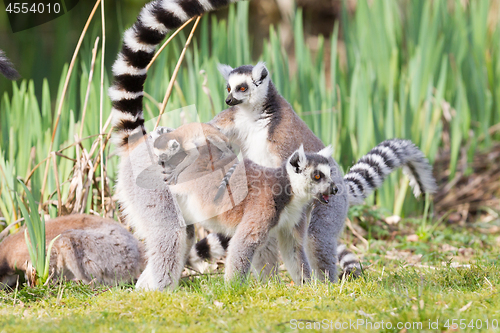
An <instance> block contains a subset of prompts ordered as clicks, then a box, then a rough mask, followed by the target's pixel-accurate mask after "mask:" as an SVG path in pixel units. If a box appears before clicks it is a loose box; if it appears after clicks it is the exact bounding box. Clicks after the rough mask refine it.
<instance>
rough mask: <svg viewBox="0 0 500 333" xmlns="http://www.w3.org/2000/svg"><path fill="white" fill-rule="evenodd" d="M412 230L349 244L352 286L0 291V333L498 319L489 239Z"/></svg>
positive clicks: (193, 279) (198, 284) (498, 273)
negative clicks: (358, 252) (353, 253)
mask: <svg viewBox="0 0 500 333" xmlns="http://www.w3.org/2000/svg"><path fill="white" fill-rule="evenodd" d="M370 214H371V215H377V214H378V213H377V212H376V211H370V212H368V213H367V215H370ZM365 215H366V214H365ZM419 226H420V223H419V222H418V221H416V220H415V219H404V220H402V221H401V222H400V223H399V224H398V225H397V226H396V227H393V230H392V232H391V234H390V235H389V236H384V234H383V232H382V230H383V229H384V226H383V225H380V226H379V229H376V228H374V229H373V230H372V235H373V236H374V237H376V238H370V237H369V238H368V242H369V246H368V247H367V248H365V247H362V246H359V245H358V247H359V248H361V249H362V250H363V251H362V256H363V259H362V262H363V266H364V267H365V268H364V273H365V275H364V277H362V278H360V279H358V280H351V279H347V280H346V281H344V282H343V283H342V282H340V283H336V284H330V283H328V284H324V283H319V282H317V281H313V282H311V283H309V284H306V285H304V286H298V285H294V284H292V283H291V280H290V277H289V276H288V274H287V273H286V272H281V273H280V278H281V281H276V280H274V281H270V282H268V283H261V282H257V281H256V280H255V279H251V280H250V281H248V282H246V283H245V284H243V285H240V284H232V285H225V284H224V281H223V276H222V275H221V274H217V273H214V274H211V275H203V276H189V277H185V278H183V279H182V280H181V283H180V285H179V287H178V288H177V289H176V290H174V291H165V292H142V291H136V290H135V289H134V287H133V286H129V285H122V286H118V287H113V288H106V287H100V286H92V285H82V284H79V283H74V282H64V283H53V284H51V285H48V286H36V287H34V288H28V287H21V288H20V289H18V290H14V291H12V290H11V291H0V327H2V331H3V332H27V331H38V332H104V331H106V332H108V331H120V332H153V331H155V332H183V331H187V332H293V331H297V330H294V329H293V326H292V325H295V324H294V322H292V323H291V320H293V319H296V320H300V323H303V324H304V325H307V323H311V322H317V321H322V320H323V319H327V321H328V323H330V321H332V322H333V324H331V325H335V323H336V322H339V323H342V322H349V320H351V322H355V323H358V320H365V321H370V322H371V323H372V324H373V325H375V323H377V322H378V323H380V322H381V321H384V323H387V322H390V323H391V324H393V325H394V328H395V326H396V325H397V323H398V322H402V323H406V322H411V323H414V322H415V323H417V322H421V323H422V325H423V326H422V328H423V331H433V332H434V331H436V330H434V329H432V330H429V329H428V328H429V326H428V325H429V320H430V321H431V322H433V323H434V322H436V321H438V322H439V328H440V330H441V331H446V329H445V327H444V325H445V324H446V321H447V320H450V322H449V324H450V325H451V323H452V322H451V320H452V319H459V320H460V319H464V320H465V321H466V323H467V325H469V323H470V321H471V320H474V324H476V323H478V322H477V320H480V321H482V322H483V325H486V320H489V323H490V325H491V322H492V321H493V320H495V319H496V320H500V313H499V310H498V304H499V302H500V294H499V293H498V291H499V288H500V269H499V268H498V267H499V266H498V265H499V262H500V251H499V250H498V242H499V240H498V239H496V238H495V236H494V235H490V234H484V233H482V232H481V229H478V228H470V229H469V230H468V232H466V233H465V232H463V231H464V230H463V229H461V228H459V227H453V226H451V227H450V226H444V225H439V226H437V227H436V228H434V229H433V230H432V232H431V233H430V237H429V238H428V239H427V240H426V241H418V242H408V241H406V237H407V235H409V234H413V233H415V232H416V231H417V230H418V228H419ZM456 265H462V266H460V267H456ZM470 302H472V303H471V304H469V303H470ZM459 322H460V321H458V323H459ZM297 325H298V322H297ZM301 325H302V324H301ZM365 325H366V322H365ZM368 325H369V324H368ZM415 325H417V324H415ZM362 326H363V325H362ZM384 327H386V326H384ZM315 331H319V330H315ZM324 331H331V330H324ZM344 331H346V332H347V331H351V330H350V329H348V330H344ZM357 331H359V332H363V331H367V330H366V326H363V327H360V328H359V329H358V330H357ZM373 331H389V332H400V331H401V330H398V329H392V330H381V329H374V330H373ZM408 331H409V332H416V331H418V330H408ZM463 331H466V332H477V329H472V328H469V327H468V328H466V329H465V330H463Z"/></svg>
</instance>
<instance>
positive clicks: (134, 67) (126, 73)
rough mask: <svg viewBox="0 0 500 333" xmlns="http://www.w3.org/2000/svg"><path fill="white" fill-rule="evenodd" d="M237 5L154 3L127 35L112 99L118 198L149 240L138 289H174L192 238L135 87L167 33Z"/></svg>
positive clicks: (190, 0)
mask: <svg viewBox="0 0 500 333" xmlns="http://www.w3.org/2000/svg"><path fill="white" fill-rule="evenodd" d="M236 1H238V0H228V1H214V0H208V1H205V0H204V1H201V0H156V1H152V2H150V3H148V4H146V5H145V6H144V8H143V9H142V10H141V13H140V14H139V17H138V20H137V21H136V22H135V24H134V26H133V27H131V28H129V29H128V30H127V31H125V33H124V37H123V49H122V51H121V52H120V53H119V55H118V57H117V59H116V61H115V63H114V65H113V75H114V83H113V85H112V86H111V88H110V89H109V96H110V99H111V100H112V102H113V111H112V112H113V126H114V128H115V130H116V131H115V135H114V141H115V142H116V145H117V147H118V150H119V155H120V158H121V161H120V166H119V173H118V179H117V196H118V200H119V203H120V205H121V208H122V210H123V212H124V216H125V220H126V221H127V223H128V224H129V225H131V226H133V227H134V229H135V231H136V232H137V234H138V235H139V236H140V237H142V238H143V239H144V241H145V245H146V256H147V259H148V261H147V266H146V269H145V270H144V272H143V273H142V275H141V277H140V278H139V280H138V282H137V287H138V288H142V289H159V290H162V289H165V288H174V287H175V286H176V285H177V283H178V281H179V278H180V276H181V272H182V269H183V267H184V265H185V262H186V257H187V255H188V253H189V248H190V243H191V242H192V238H191V237H190V232H188V231H189V230H188V229H186V223H185V221H184V219H183V217H182V214H181V211H180V208H179V206H178V204H177V202H176V200H174V198H173V197H172V193H171V192H170V190H169V188H168V186H167V185H166V184H164V182H163V177H162V174H161V172H156V171H157V170H158V168H159V167H158V158H157V157H156V156H155V154H154V150H153V143H154V141H155V138H153V137H151V136H149V135H147V133H146V130H145V128H144V114H143V109H142V99H143V95H144V92H143V91H142V90H141V91H137V87H143V86H144V82H145V80H146V71H147V65H148V63H149V62H150V61H151V59H152V58H153V56H154V54H155V50H156V47H157V45H158V44H159V43H160V42H161V40H162V39H163V38H164V37H165V36H166V35H167V33H169V32H170V31H172V30H175V29H176V28H178V27H180V26H181V25H182V23H184V22H186V21H187V20H188V19H189V18H191V17H194V16H197V15H201V14H203V13H205V12H209V11H212V10H215V9H218V8H219V7H221V6H225V5H227V4H229V3H232V2H236ZM162 134H164V133H162ZM162 134H160V133H158V134H157V133H154V135H162ZM139 175H142V177H139ZM138 178H140V179H138Z"/></svg>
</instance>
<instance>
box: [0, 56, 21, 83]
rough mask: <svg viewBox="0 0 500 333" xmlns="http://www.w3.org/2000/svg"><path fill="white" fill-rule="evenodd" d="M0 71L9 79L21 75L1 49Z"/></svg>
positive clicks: (15, 78) (17, 77)
mask: <svg viewBox="0 0 500 333" xmlns="http://www.w3.org/2000/svg"><path fill="white" fill-rule="evenodd" d="M0 73H1V74H2V75H3V76H5V77H6V78H8V79H9V80H17V79H19V78H20V77H21V76H20V75H19V73H18V72H17V71H16V70H15V68H14V65H13V64H12V62H11V61H10V60H9V58H7V56H6V55H5V52H4V51H2V50H0Z"/></svg>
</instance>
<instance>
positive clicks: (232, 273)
mask: <svg viewBox="0 0 500 333" xmlns="http://www.w3.org/2000/svg"><path fill="white" fill-rule="evenodd" d="M259 215H260V214H259ZM261 222H262V221H261V220H259V219H257V217H256V216H244V217H243V220H242V221H241V223H240V225H239V226H238V228H237V230H236V233H235V234H234V236H233V237H232V238H231V241H230V242H229V247H228V254H227V257H226V264H225V270H226V272H225V274H224V279H225V280H226V281H231V280H233V279H235V278H237V279H242V280H243V279H245V278H246V277H247V276H248V273H249V272H250V267H251V266H252V260H253V257H254V254H255V251H256V250H257V249H258V248H259V247H260V246H262V245H263V244H265V242H266V241H267V237H268V235H269V224H268V223H265V224H263V223H261Z"/></svg>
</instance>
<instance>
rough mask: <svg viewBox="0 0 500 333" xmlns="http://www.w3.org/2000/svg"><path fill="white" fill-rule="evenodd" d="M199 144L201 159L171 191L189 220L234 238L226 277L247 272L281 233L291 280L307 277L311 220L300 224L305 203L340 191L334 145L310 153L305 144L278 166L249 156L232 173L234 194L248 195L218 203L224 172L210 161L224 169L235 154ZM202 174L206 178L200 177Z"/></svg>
mask: <svg viewBox="0 0 500 333" xmlns="http://www.w3.org/2000/svg"><path fill="white" fill-rule="evenodd" d="M197 149H198V150H199V156H198V158H197V159H196V160H195V161H194V162H193V163H192V164H190V165H189V166H188V167H187V168H185V169H184V171H183V172H182V173H180V175H179V182H178V183H177V184H176V185H172V186H170V190H171V191H172V193H173V194H174V195H175V197H176V199H177V202H178V203H179V206H180V209H181V211H182V214H183V215H184V218H185V219H186V221H189V222H191V223H194V222H201V223H202V225H203V226H205V227H207V228H208V229H210V230H216V231H219V232H221V233H223V234H224V235H226V236H231V237H232V238H231V241H230V242H229V246H228V249H227V252H228V256H227V258H226V264H225V279H226V281H228V280H231V279H233V278H234V277H237V276H243V277H244V276H246V275H247V274H248V272H249V270H250V268H251V264H252V260H253V257H254V252H255V251H256V250H258V249H259V248H260V246H261V245H262V244H264V243H265V242H266V241H267V238H268V236H269V235H273V236H275V237H277V238H278V244H279V247H280V249H281V252H282V257H283V260H284V262H285V265H286V267H287V269H288V271H289V273H290V275H291V276H292V279H293V280H294V281H296V282H298V283H300V282H302V281H304V280H308V279H309V278H310V269H309V264H308V261H307V258H306V256H305V252H304V248H303V246H304V244H303V240H304V237H305V234H306V233H307V224H300V223H301V222H302V221H303V219H302V216H303V214H304V208H305V206H307V205H308V204H309V203H310V202H311V201H312V200H317V201H319V202H320V203H322V204H328V202H329V200H330V196H333V195H335V194H336V193H337V187H336V185H335V183H334V182H333V181H332V179H331V176H330V164H329V161H328V157H329V156H331V153H332V151H331V147H327V148H324V149H322V150H321V151H319V152H318V153H312V154H306V153H304V149H303V147H302V146H301V147H300V148H299V149H298V150H297V151H295V152H294V153H293V154H292V155H291V156H290V157H289V158H288V160H287V161H285V162H284V163H283V164H282V165H281V166H280V167H278V168H268V167H263V166H261V165H258V164H256V163H254V162H252V161H251V160H248V159H244V160H243V162H242V163H238V165H237V166H236V168H235V170H234V175H233V177H232V178H231V180H233V179H234V182H233V183H232V184H231V189H232V193H245V194H246V195H245V196H244V198H243V199H242V200H241V201H240V202H239V203H237V204H236V205H235V204H233V200H231V198H230V195H229V193H228V192H226V193H224V196H223V197H222V200H221V201H220V202H218V203H213V198H214V197H215V195H216V192H217V191H218V185H219V184H220V175H219V174H218V173H212V174H210V172H211V171H212V169H211V167H210V165H209V163H208V161H213V162H214V167H215V169H220V168H221V167H224V166H226V165H231V164H232V163H231V164H228V162H233V161H234V160H235V158H236V156H235V155H234V154H232V156H228V157H225V156H226V154H225V153H224V152H218V151H216V152H212V151H210V148H209V147H208V145H205V146H199V147H198V148H197ZM207 172H208V173H207ZM198 175H203V177H201V176H200V177H199V178H195V177H196V176H198ZM193 179H194V180H193ZM191 180H193V181H192V182H191ZM167 237H168V236H167Z"/></svg>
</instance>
